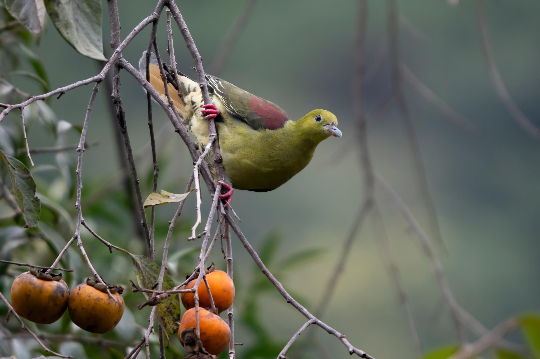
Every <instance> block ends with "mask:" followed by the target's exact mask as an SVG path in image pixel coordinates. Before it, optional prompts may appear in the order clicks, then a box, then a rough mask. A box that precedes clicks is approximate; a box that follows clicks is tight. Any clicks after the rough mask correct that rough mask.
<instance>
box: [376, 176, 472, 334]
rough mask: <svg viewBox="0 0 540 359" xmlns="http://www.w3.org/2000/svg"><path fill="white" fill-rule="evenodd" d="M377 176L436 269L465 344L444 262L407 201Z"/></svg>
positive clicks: (457, 329) (438, 282) (441, 288)
mask: <svg viewBox="0 0 540 359" xmlns="http://www.w3.org/2000/svg"><path fill="white" fill-rule="evenodd" d="M375 178H376V181H377V184H378V186H379V188H381V189H382V190H383V193H384V194H385V196H386V197H387V198H388V200H389V201H390V202H391V203H393V204H394V205H395V206H396V208H397V210H398V211H399V213H400V214H401V215H402V216H403V218H404V219H405V221H406V222H407V224H408V225H409V229H410V230H411V231H412V232H413V233H414V234H415V236H416V237H417V238H418V240H419V243H420V245H421V247H422V249H423V250H424V253H425V255H426V257H427V258H428V260H429V262H430V264H431V268H432V269H433V271H434V274H435V278H436V280H437V285H438V287H439V290H440V293H441V296H442V298H443V300H444V302H445V303H446V304H447V306H448V308H449V309H450V314H451V317H452V319H453V321H454V325H455V327H456V331H457V336H458V339H459V340H460V343H462V344H465V343H466V336H465V334H466V333H465V328H464V326H463V318H462V316H461V312H460V310H459V309H458V308H459V304H458V303H457V301H456V299H455V297H454V294H453V293H452V290H451V289H450V286H449V285H448V282H447V281H446V278H445V277H444V274H443V267H442V264H441V262H440V260H439V258H438V257H437V255H436V254H435V253H434V251H433V249H432V248H431V246H430V243H429V239H428V237H427V235H426V234H425V232H424V231H423V230H422V228H421V227H420V226H419V225H418V223H417V222H416V220H415V218H414V216H413V215H412V213H411V212H410V210H409V208H408V207H407V206H406V205H405V203H403V201H402V200H401V198H400V197H399V195H398V194H397V193H396V192H395V191H394V189H393V188H392V187H390V185H388V183H386V181H385V180H384V179H383V178H382V177H381V176H379V175H375Z"/></svg>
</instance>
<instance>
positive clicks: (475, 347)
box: [448, 318, 519, 359]
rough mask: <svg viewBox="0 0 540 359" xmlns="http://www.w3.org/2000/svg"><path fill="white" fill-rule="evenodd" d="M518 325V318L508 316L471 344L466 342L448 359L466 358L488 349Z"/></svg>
mask: <svg viewBox="0 0 540 359" xmlns="http://www.w3.org/2000/svg"><path fill="white" fill-rule="evenodd" d="M518 326H519V320H518V319H516V318H510V319H507V320H505V321H504V322H502V323H499V325H497V326H496V327H495V328H493V330H492V331H490V332H487V333H486V334H484V335H483V336H482V337H481V338H480V339H478V340H477V341H476V342H474V343H472V344H467V345H465V346H464V347H462V348H461V349H460V350H459V351H458V352H457V353H455V354H453V355H452V356H451V357H450V358H448V359H467V358H472V357H475V356H477V355H478V354H480V353H482V352H483V351H484V350H486V349H489V348H491V347H493V346H495V345H497V343H499V342H500V340H501V339H502V337H503V336H504V335H506V334H507V333H508V332H510V331H512V330H515V329H516V328H517V327H518Z"/></svg>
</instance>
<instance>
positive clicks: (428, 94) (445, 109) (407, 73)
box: [401, 64, 476, 132]
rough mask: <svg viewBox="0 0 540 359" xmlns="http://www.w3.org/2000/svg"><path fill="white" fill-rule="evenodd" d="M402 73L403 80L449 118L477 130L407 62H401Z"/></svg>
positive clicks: (462, 125) (464, 126)
mask: <svg viewBox="0 0 540 359" xmlns="http://www.w3.org/2000/svg"><path fill="white" fill-rule="evenodd" d="M401 73H402V74H403V80H404V81H406V82H407V83H408V84H409V85H410V86H411V87H412V88H413V89H414V90H416V92H418V94H419V95H420V96H422V97H423V98H424V99H425V100H426V101H427V102H429V103H431V104H432V105H433V106H435V108H436V109H437V110H438V111H439V112H441V113H442V114H443V115H444V116H446V117H447V118H448V119H449V120H451V121H452V122H454V123H455V124H457V125H458V126H460V127H462V128H464V129H465V130H467V131H469V132H472V131H476V126H475V125H474V124H473V123H472V122H471V121H469V120H467V119H466V118H465V117H463V116H461V115H460V114H459V113H458V112H457V111H455V110H454V109H453V108H451V107H450V106H448V105H447V104H446V102H444V101H443V100H441V98H439V97H438V96H437V95H436V94H435V93H434V92H433V91H431V90H430V89H429V87H427V86H426V85H425V84H424V83H423V82H422V81H420V79H418V78H417V77H416V76H415V75H414V74H413V73H412V71H411V70H410V69H409V68H408V67H407V65H405V64H401Z"/></svg>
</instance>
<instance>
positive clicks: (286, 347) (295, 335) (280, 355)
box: [277, 319, 315, 359]
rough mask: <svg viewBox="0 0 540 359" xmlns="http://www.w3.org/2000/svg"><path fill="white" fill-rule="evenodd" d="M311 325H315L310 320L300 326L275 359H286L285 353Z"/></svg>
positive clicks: (313, 321)
mask: <svg viewBox="0 0 540 359" xmlns="http://www.w3.org/2000/svg"><path fill="white" fill-rule="evenodd" d="M313 323H315V320H313V319H310V320H308V321H307V322H305V323H304V325H302V326H301V327H300V329H298V331H297V332H296V333H294V335H293V336H292V338H291V339H290V340H289V342H288V343H287V344H286V345H285V347H284V348H283V349H282V350H281V351H280V352H279V354H278V356H277V359H287V357H286V356H285V353H287V350H289V348H290V347H291V345H293V343H294V341H295V340H296V339H297V338H298V337H299V336H300V334H302V332H303V331H304V330H306V329H307V327H309V326H310V325H311V324H313Z"/></svg>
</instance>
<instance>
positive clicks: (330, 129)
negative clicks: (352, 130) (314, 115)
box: [323, 122, 343, 137]
mask: <svg viewBox="0 0 540 359" xmlns="http://www.w3.org/2000/svg"><path fill="white" fill-rule="evenodd" d="M323 128H324V130H325V131H326V132H328V133H329V134H330V135H332V136H334V137H341V136H343V134H342V133H341V131H340V130H339V128H337V126H336V125H335V123H334V122H332V123H330V124H328V125H324V126H323Z"/></svg>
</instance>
